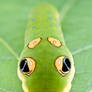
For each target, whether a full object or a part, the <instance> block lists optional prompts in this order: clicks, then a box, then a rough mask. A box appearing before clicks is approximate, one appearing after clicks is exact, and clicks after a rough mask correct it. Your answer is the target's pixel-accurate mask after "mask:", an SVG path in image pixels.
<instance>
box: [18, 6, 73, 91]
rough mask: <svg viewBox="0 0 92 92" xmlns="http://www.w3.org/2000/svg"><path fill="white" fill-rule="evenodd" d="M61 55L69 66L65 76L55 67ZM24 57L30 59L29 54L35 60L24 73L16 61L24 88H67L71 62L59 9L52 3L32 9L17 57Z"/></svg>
mask: <svg viewBox="0 0 92 92" xmlns="http://www.w3.org/2000/svg"><path fill="white" fill-rule="evenodd" d="M60 56H62V57H68V58H69V59H70V61H71V70H70V71H69V73H67V74H66V75H64V76H63V74H61V73H60V71H57V70H58V69H59V68H60V67H61V66H60V67H58V65H57V64H56V63H57V60H58V59H57V58H58V57H60ZM23 58H27V60H28V61H29V62H30V60H31V59H29V58H32V59H33V61H35V66H33V67H32V68H31V66H30V69H29V70H30V71H31V69H32V71H31V72H28V74H27V75H26V74H23V73H22V72H23V71H22V72H21V71H20V69H19V64H20V61H19V64H18V75H19V78H20V79H21V80H22V87H23V90H24V92H69V90H70V88H71V81H72V79H73V76H74V63H73V58H72V55H71V53H70V52H69V50H68V49H67V47H66V44H65V42H64V38H63V33H62V29H61V24H60V18H59V13H58V12H57V10H56V9H55V8H54V7H53V6H51V5H48V4H42V5H39V6H37V7H36V8H34V9H33V10H32V12H31V14H30V19H29V23H28V26H27V30H26V32H25V46H24V49H23V51H22V54H21V56H20V60H21V59H23ZM56 59H57V60H56ZM60 59H62V58H60ZM55 61H56V63H55ZM62 64H63V63H62ZM28 65H29V63H28ZM31 65H32V62H31Z"/></svg>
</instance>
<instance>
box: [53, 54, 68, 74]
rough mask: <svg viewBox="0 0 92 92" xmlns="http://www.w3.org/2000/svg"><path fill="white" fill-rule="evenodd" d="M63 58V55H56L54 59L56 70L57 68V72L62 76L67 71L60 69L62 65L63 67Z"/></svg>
mask: <svg viewBox="0 0 92 92" xmlns="http://www.w3.org/2000/svg"><path fill="white" fill-rule="evenodd" d="M64 58H65V56H61V57H58V58H57V59H56V61H55V66H56V68H57V70H58V72H59V73H60V74H61V75H62V76H64V75H65V74H66V73H68V72H69V71H68V72H63V71H62V67H63V59H64Z"/></svg>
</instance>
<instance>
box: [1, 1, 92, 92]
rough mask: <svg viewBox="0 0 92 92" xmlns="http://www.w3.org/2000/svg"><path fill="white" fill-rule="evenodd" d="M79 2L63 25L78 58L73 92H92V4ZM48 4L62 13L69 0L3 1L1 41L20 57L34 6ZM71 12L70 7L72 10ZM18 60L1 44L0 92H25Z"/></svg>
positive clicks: (69, 43) (75, 58)
mask: <svg viewBox="0 0 92 92" xmlns="http://www.w3.org/2000/svg"><path fill="white" fill-rule="evenodd" d="M73 1H76V2H75V4H74V5H72V7H71V8H70V9H69V11H68V12H67V14H66V15H65V16H64V19H63V21H62V28H63V32H64V38H65V41H66V44H67V46H68V48H69V49H70V51H71V52H73V53H74V52H75V51H76V50H77V49H83V48H84V47H86V50H85V48H84V50H82V51H81V52H79V53H77V54H74V55H73V56H74V61H75V68H76V74H75V78H74V80H73V83H72V90H71V92H91V91H92V56H91V55H92V48H91V47H92V46H91V44H92V12H91V9H92V0H72V1H71V2H73ZM42 2H48V3H50V4H52V5H54V6H55V7H56V8H57V9H58V10H59V11H60V12H61V11H62V8H63V7H64V5H65V4H66V2H67V0H54V1H53V0H33V1H32V0H2V1H1V0H0V38H3V39H4V40H5V41H6V42H7V43H8V44H9V45H10V46H11V47H12V48H13V49H14V50H15V52H16V53H17V54H18V56H19V55H20V53H21V51H22V49H23V46H24V31H25V29H26V25H27V22H28V16H29V13H30V10H31V9H32V7H33V6H34V5H37V4H40V3H42ZM68 8H69V7H68ZM16 72H17V59H16V58H15V57H14V56H13V55H12V54H11V53H10V52H9V50H8V49H7V48H5V46H4V45H3V44H2V43H1V41H0V92H23V91H22V88H21V82H20V80H19V79H18V77H17V74H16Z"/></svg>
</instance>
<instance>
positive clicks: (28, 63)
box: [19, 58, 35, 75]
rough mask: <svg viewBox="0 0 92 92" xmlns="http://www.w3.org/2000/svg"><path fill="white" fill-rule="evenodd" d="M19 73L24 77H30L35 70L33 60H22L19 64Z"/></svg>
mask: <svg viewBox="0 0 92 92" xmlns="http://www.w3.org/2000/svg"><path fill="white" fill-rule="evenodd" d="M19 67H20V71H21V72H22V73H24V74H26V75H30V74H31V73H32V72H33V71H34V69H35V60H33V59H32V58H24V59H22V60H21V62H20V65H19Z"/></svg>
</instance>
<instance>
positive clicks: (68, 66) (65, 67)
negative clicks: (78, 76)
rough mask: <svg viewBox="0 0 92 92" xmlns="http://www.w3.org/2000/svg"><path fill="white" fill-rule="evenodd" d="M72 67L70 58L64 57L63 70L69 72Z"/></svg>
mask: <svg viewBox="0 0 92 92" xmlns="http://www.w3.org/2000/svg"><path fill="white" fill-rule="evenodd" d="M70 69H71V63H70V60H69V59H68V58H64V59H63V67H62V71H63V72H68V71H69V70H70Z"/></svg>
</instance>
